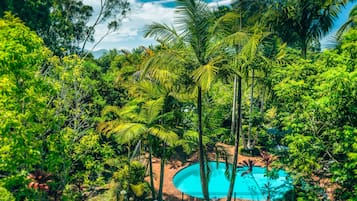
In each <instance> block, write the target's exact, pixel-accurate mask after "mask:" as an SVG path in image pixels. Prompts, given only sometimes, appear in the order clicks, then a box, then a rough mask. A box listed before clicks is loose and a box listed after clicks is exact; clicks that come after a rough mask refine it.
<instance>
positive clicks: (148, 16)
mask: <svg viewBox="0 0 357 201" xmlns="http://www.w3.org/2000/svg"><path fill="white" fill-rule="evenodd" d="M129 2H130V7H131V11H130V12H129V13H128V16H127V18H125V19H124V20H123V22H122V25H121V26H120V28H119V30H118V31H116V32H115V33H111V34H110V35H108V36H106V37H105V38H104V40H103V41H102V42H101V43H100V44H99V45H98V46H97V47H96V48H95V49H96V50H98V49H114V48H116V49H132V48H135V47H138V46H140V45H146V46H147V45H150V44H156V42H155V41H154V40H153V39H147V38H144V37H143V30H144V27H145V25H149V24H151V23H152V22H159V23H166V24H168V25H171V24H173V22H174V9H175V8H169V7H165V6H163V4H165V3H174V2H175V0H161V1H153V2H147V3H142V2H138V1H137V0H129ZM84 3H87V4H89V5H92V6H93V7H94V9H95V11H96V10H98V9H99V5H100V1H99V0H84ZM231 3H232V0H217V1H214V2H211V3H209V4H208V6H209V7H210V8H214V7H217V6H222V5H230V4H231ZM106 31H107V29H106V25H100V26H98V27H97V29H96V32H95V35H94V37H95V39H96V40H99V38H101V37H102V36H103V35H104V34H105V33H106ZM90 48H91V47H90V44H89V45H88V47H87V49H90Z"/></svg>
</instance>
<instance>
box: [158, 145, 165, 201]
mask: <svg viewBox="0 0 357 201" xmlns="http://www.w3.org/2000/svg"><path fill="white" fill-rule="evenodd" d="M165 152H166V143H165V142H164V145H163V155H162V157H161V162H160V183H159V192H158V195H157V200H158V201H162V188H163V185H164V172H165V171H164V170H165V154H166V153H165Z"/></svg>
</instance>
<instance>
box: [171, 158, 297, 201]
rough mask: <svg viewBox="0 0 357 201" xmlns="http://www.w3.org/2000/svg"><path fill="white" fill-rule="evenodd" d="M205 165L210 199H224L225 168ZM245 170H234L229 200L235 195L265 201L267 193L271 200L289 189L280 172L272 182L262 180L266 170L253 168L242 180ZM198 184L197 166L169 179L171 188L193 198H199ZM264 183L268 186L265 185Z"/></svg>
mask: <svg viewBox="0 0 357 201" xmlns="http://www.w3.org/2000/svg"><path fill="white" fill-rule="evenodd" d="M208 165H209V169H210V177H209V184H208V191H209V194H210V198H223V197H226V196H227V192H228V188H229V179H228V178H227V176H226V175H225V172H226V164H225V163H222V162H219V163H217V162H209V163H208ZM229 168H230V169H229V172H230V171H231V168H232V166H231V165H230V167H229ZM245 170H247V168H246V167H243V168H238V171H237V175H236V181H235V185H234V191H233V197H234V195H236V196H235V197H236V198H240V199H247V200H266V198H267V196H268V191H270V196H271V199H272V200H274V199H277V198H281V197H282V196H283V195H284V193H285V192H287V191H289V190H291V189H292V182H291V179H289V177H288V174H287V173H286V172H285V171H284V170H278V171H277V172H276V173H277V174H276V175H275V177H274V179H271V178H268V177H266V176H265V174H266V168H263V167H254V168H253V172H252V174H245V175H244V176H242V173H243V172H244V171H245ZM275 178H276V179H275ZM200 181H201V179H200V170H199V164H198V163H196V164H193V165H190V166H188V167H186V168H184V169H182V170H180V171H179V172H178V173H177V174H176V175H175V176H174V178H173V183H174V185H175V186H176V188H177V189H179V190H180V191H181V192H183V193H185V194H188V195H190V196H193V197H197V198H203V195H202V189H201V182H200ZM268 183H269V184H270V185H267V184H268ZM267 186H269V187H267ZM268 189H269V190H268ZM234 193H235V194H234Z"/></svg>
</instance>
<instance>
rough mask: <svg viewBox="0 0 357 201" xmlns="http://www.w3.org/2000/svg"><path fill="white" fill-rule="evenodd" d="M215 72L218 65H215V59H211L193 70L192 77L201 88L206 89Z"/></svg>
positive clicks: (209, 85)
mask: <svg viewBox="0 0 357 201" xmlns="http://www.w3.org/2000/svg"><path fill="white" fill-rule="evenodd" d="M217 73H218V67H217V66H215V61H211V62H209V63H208V64H206V65H203V66H200V67H199V68H197V69H196V70H195V71H193V73H192V77H193V79H194V80H195V81H196V82H197V83H198V85H199V86H200V87H201V88H202V90H204V91H207V90H209V89H210V87H211V84H212V83H213V81H214V79H215V76H216V74H217Z"/></svg>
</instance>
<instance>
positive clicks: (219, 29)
mask: <svg viewBox="0 0 357 201" xmlns="http://www.w3.org/2000/svg"><path fill="white" fill-rule="evenodd" d="M240 18H241V15H240V14H239V13H236V12H228V13H226V14H225V15H223V16H222V17H220V18H218V20H216V21H215V24H214V25H213V26H212V28H211V29H210V31H211V32H212V34H215V35H218V36H219V37H226V36H228V35H231V34H232V33H235V32H238V31H239V30H240V26H239V19H240Z"/></svg>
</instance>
